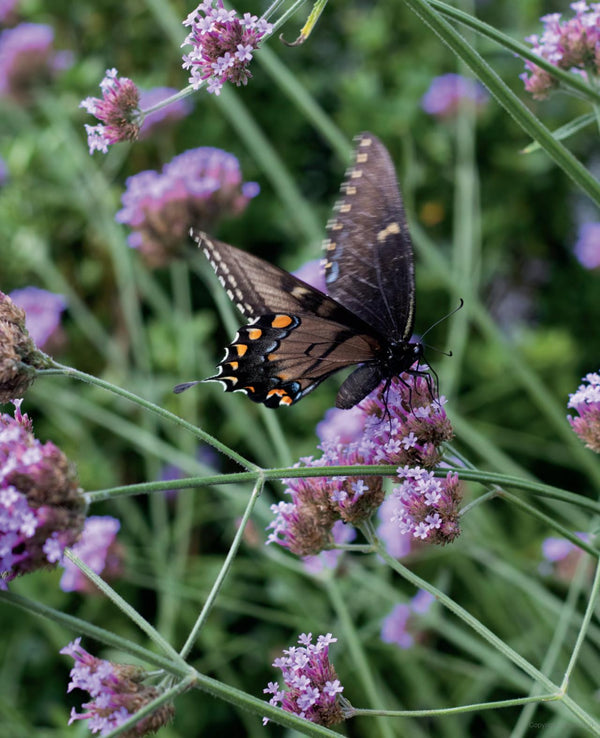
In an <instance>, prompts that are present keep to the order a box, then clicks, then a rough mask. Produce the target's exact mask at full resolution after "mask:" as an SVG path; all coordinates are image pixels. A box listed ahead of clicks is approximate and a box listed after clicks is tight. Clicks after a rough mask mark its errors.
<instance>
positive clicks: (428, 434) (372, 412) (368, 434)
mask: <svg viewBox="0 0 600 738" xmlns="http://www.w3.org/2000/svg"><path fill="white" fill-rule="evenodd" d="M445 404H446V398H445V397H443V396H442V397H439V398H438V397H433V396H432V394H431V385H430V383H428V381H427V380H426V379H425V378H424V377H420V376H413V375H410V374H403V375H402V376H401V377H394V379H392V381H391V383H390V384H389V386H388V387H387V389H386V388H385V384H382V385H381V386H380V387H379V388H378V389H376V390H375V391H374V392H372V393H371V394H370V395H368V396H367V397H366V398H365V399H364V400H362V402H360V403H359V407H360V408H361V409H362V410H363V411H364V412H365V413H366V414H367V420H366V422H365V430H364V435H363V441H362V443H363V447H365V446H368V447H369V448H370V454H371V459H372V461H371V463H372V464H394V465H404V464H409V465H411V466H412V465H418V466H422V467H425V468H427V469H431V468H433V467H434V466H435V465H436V464H437V463H438V462H439V460H440V458H441V450H440V446H441V444H442V443H443V442H444V441H449V440H450V439H451V438H452V436H453V432H452V426H451V424H450V421H449V420H448V416H447V415H446V411H445V410H444V405H445Z"/></svg>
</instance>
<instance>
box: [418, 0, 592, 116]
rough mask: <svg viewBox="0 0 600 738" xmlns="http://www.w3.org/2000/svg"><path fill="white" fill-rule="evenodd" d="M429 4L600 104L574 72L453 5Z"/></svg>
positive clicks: (431, 0) (436, 1) (437, 0)
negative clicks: (561, 67) (555, 64)
mask: <svg viewBox="0 0 600 738" xmlns="http://www.w3.org/2000/svg"><path fill="white" fill-rule="evenodd" d="M429 4H430V5H431V7H432V8H436V9H437V10H439V12H440V13H441V14H442V15H444V16H446V17H447V18H452V19H453V20H456V21H458V22H459V23H462V24H463V25H465V26H467V27H468V28H472V29H473V30H474V31H476V32H477V33H479V34H480V35H481V36H485V37H486V38H489V39H491V40H492V41H496V42H497V43H498V44H500V45H501V46H503V47H504V48H506V49H508V50H509V51H512V52H514V53H515V54H517V56H520V57H521V58H522V59H528V60H529V61H532V62H533V63H534V64H536V65H537V66H538V67H540V69H545V70H546V71H547V72H548V73H549V74H551V75H552V76H553V77H556V78H557V79H558V80H560V81H561V82H563V83H564V84H565V86H567V87H571V88H573V89H574V90H577V91H578V92H581V93H582V94H583V95H585V97H586V98H588V99H589V100H591V101H592V102H593V101H595V102H597V103H600V93H598V92H597V91H596V90H594V89H593V88H592V87H591V86H590V85H588V84H587V83H586V82H585V81H584V80H583V79H582V78H581V77H580V76H578V75H576V74H573V73H572V72H567V71H565V70H563V69H559V68H558V67H556V66H554V64H551V63H550V62H549V61H546V59H544V58H543V57H540V56H538V55H537V54H534V53H533V51H532V50H531V48H530V47H529V46H525V45H524V44H521V43H519V42H518V41H515V40H514V39H513V38H511V37H510V36H507V35H506V34H505V33H502V32H501V31H498V30H497V29H496V28H494V27H493V26H490V25H488V24H487V23H484V22H483V21H480V20H479V19H478V18H474V17H473V16H472V15H469V13H465V12H464V11H462V10H458V8H453V7H452V6H451V5H447V4H446V3H444V2H441V0H429Z"/></svg>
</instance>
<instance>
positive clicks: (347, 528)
mask: <svg viewBox="0 0 600 738" xmlns="http://www.w3.org/2000/svg"><path fill="white" fill-rule="evenodd" d="M331 535H332V537H333V542H334V543H351V542H352V541H353V540H354V539H355V538H356V529H355V528H353V527H352V526H351V525H347V524H346V523H344V521H343V520H336V521H335V523H334V524H333V526H332V528H331ZM343 553H344V552H343V551H340V550H337V549H331V550H330V551H322V552H321V553H320V554H318V555H317V556H305V557H304V560H303V562H302V563H303V564H304V568H305V569H306V571H308V572H309V573H310V574H320V573H321V572H322V571H323V570H325V569H336V568H337V565H338V563H339V560H340V556H342V555H343Z"/></svg>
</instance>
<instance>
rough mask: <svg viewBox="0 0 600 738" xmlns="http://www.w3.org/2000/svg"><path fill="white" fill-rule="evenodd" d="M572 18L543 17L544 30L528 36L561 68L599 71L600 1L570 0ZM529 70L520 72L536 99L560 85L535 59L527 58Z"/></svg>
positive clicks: (584, 73)
mask: <svg viewBox="0 0 600 738" xmlns="http://www.w3.org/2000/svg"><path fill="white" fill-rule="evenodd" d="M571 8H572V9H573V10H574V11H575V15H574V16H573V18H570V19H569V20H563V19H562V17H561V14H560V13H551V14H550V15H545V16H544V17H543V18H541V21H542V23H543V24H544V32H543V33H542V35H541V36H537V35H533V36H529V37H528V38H527V39H525V40H526V41H529V43H531V44H532V45H533V49H532V50H533V52H534V53H535V54H537V55H538V56H540V57H542V58H543V59H545V60H546V61H548V62H550V63H551V64H553V65H554V66H556V67H558V68H559V69H564V70H566V71H571V72H574V73H575V74H580V75H582V76H583V77H584V78H587V76H588V74H589V73H592V74H594V75H597V74H598V73H599V72H600V4H598V3H592V4H591V5H588V4H587V3H586V2H581V1H580V2H575V3H571ZM525 67H526V69H527V72H523V74H521V75H520V77H521V79H522V80H523V82H524V83H525V89H526V90H527V92H530V93H531V94H532V95H533V97H534V98H536V99H537V100H543V99H544V98H545V97H547V96H548V93H549V92H550V91H551V90H553V89H556V88H557V87H558V84H559V83H558V80H557V79H556V78H555V77H553V76H552V75H551V74H549V73H548V72H547V71H546V70H544V69H541V68H540V67H538V66H537V64H535V63H534V62H532V61H529V60H527V61H526V62H525Z"/></svg>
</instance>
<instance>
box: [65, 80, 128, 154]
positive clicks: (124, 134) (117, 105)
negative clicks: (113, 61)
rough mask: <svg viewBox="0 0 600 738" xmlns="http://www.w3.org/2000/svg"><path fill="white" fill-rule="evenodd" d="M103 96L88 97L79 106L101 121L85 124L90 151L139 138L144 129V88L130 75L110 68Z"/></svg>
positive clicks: (103, 83) (103, 151)
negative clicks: (142, 97)
mask: <svg viewBox="0 0 600 738" xmlns="http://www.w3.org/2000/svg"><path fill="white" fill-rule="evenodd" d="M100 89H101V90H102V97H86V99H85V100H82V101H81V103H79V107H80V108H83V109H84V110H86V111H87V112H88V113H89V114H90V115H93V116H94V117H95V118H97V119H98V120H99V121H101V123H99V124H98V125H95V126H90V125H88V124H86V125H85V130H86V132H87V137H88V146H89V149H90V154H92V153H93V152H94V151H101V152H102V153H103V154H106V153H107V152H108V147H109V146H110V145H111V144H115V143H118V142H119V141H135V140H136V138H138V136H139V133H140V123H139V120H140V112H141V111H140V91H139V90H138V88H137V87H136V85H135V83H134V82H132V81H131V80H130V79H128V78H127V77H119V73H118V72H117V70H116V69H114V68H113V69H107V70H106V76H105V77H104V79H103V80H102V82H100Z"/></svg>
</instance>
